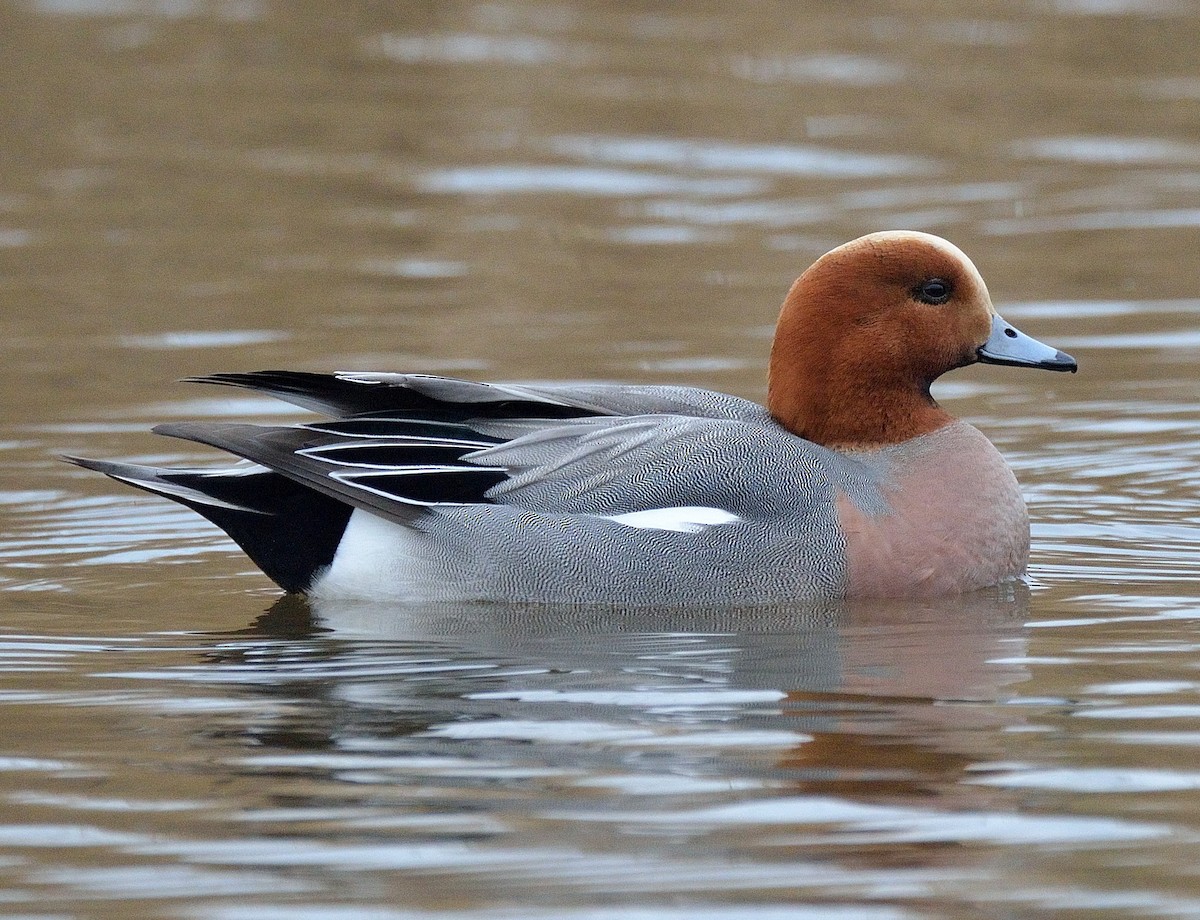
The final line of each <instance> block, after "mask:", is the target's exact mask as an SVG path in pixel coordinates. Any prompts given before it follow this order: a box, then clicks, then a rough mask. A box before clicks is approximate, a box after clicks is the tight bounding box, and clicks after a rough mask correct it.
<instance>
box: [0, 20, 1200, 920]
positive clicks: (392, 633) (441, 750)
mask: <svg viewBox="0 0 1200 920" xmlns="http://www.w3.org/2000/svg"><path fill="white" fill-rule="evenodd" d="M0 35H3V36H4V39H3V40H2V42H0V47H2V48H3V55H4V61H5V64H4V67H3V68H0V126H2V128H3V129H2V130H0V162H3V163H4V169H3V171H0V299H2V303H3V308H2V309H0V353H2V355H3V360H2V361H0V386H2V387H3V393H4V395H5V398H4V401H3V407H4V408H3V415H2V416H0V457H2V458H3V460H4V461H5V465H6V469H7V471H8V472H7V474H6V477H5V479H4V480H3V483H2V484H0V519H2V521H3V525H2V532H0V673H2V675H3V677H2V678H0V739H2V740H0V880H2V883H0V902H2V903H3V907H2V908H0V912H3V913H4V914H5V915H6V916H11V917H38V918H51V917H55V918H56V917H101V918H104V917H114V918H115V917H121V918H129V917H142V916H145V917H179V918H188V920H191V918H217V920H226V918H228V920H241V918H254V920H259V918H266V920H271V918H275V917H287V918H288V920H316V918H320V920H343V918H350V917H354V918H356V920H357V918H366V920H376V918H382V920H401V918H403V920H408V918H423V917H434V916H436V917H455V918H471V920H476V918H479V920H508V918H514V920H515V918H526V917H534V918H556V920H557V918H567V920H583V918H588V920H591V918H601V917H603V918H605V920H608V918H616V920H646V918H654V920H659V918H664V920H677V918H678V920H684V918H687V920H693V918H699V920H714V918H719V920H727V918H738V920H740V918H743V917H750V918H758V920H775V918H787V920H797V918H800V920H808V918H835V920H838V918H843V917H844V918H856V920H857V918H867V920H876V918H888V920H891V918H904V920H907V918H978V917H989V918H990V917H996V918H999V917H1013V916H1021V917H1025V916H1039V917H1042V916H1045V917H1054V918H1083V917H1087V918H1092V917H1110V916H1111V917H1121V918H1125V917H1143V916H1145V917H1195V916H1200V882H1198V881H1197V879H1196V868H1195V866H1196V852H1197V849H1196V847H1197V842H1198V838H1200V770H1197V768H1196V750H1197V748H1198V747H1200V671H1198V669H1197V664H1196V662H1197V660H1198V655H1197V652H1198V651H1200V632H1198V624H1200V590H1198V584H1200V580H1198V579H1197V569H1198V567H1200V566H1198V553H1200V510H1198V509H1200V399H1198V389H1197V377H1198V373H1197V371H1198V362H1197V358H1196V353H1197V350H1196V345H1197V342H1198V341H1200V295H1198V294H1197V287H1196V271H1195V263H1196V252H1197V248H1198V247H1197V244H1198V243H1200V238H1198V237H1197V226H1198V224H1200V219H1198V217H1197V215H1198V214H1200V129H1198V127H1197V126H1198V125H1200V118H1198V117H1197V116H1198V115H1200V111H1198V107H1200V71H1197V68H1196V63H1195V48H1196V47H1197V46H1198V45H1200V14H1197V13H1196V12H1195V11H1194V10H1193V9H1192V6H1191V5H1189V4H1184V3H1178V2H1173V0H1120V2H1078V0H1069V2H1068V0H1054V2H1045V3H1043V2H1022V3H1004V4H1001V3H994V4H986V3H985V4H977V5H975V6H973V7H972V8H971V9H970V10H969V11H966V10H964V8H963V7H962V5H961V4H956V3H949V2H936V0H921V2H914V3H910V4H905V5H903V6H896V5H894V4H886V3H882V2H864V3H858V4H853V5H849V6H847V5H844V4H838V5H827V4H815V3H812V4H810V3H798V4H791V5H787V6H780V5H778V4H771V3H757V2H752V3H744V4H738V5H735V6H729V5H727V4H725V5H719V4H691V5H689V6H688V8H687V9H686V10H685V9H683V8H681V7H679V6H678V5H670V4H655V3H650V4H641V5H638V6H637V7H636V8H634V7H626V6H622V5H604V4H587V3H561V4H539V3H534V2H521V0H511V2H491V3H489V2H477V3H467V2H463V3H446V4H437V5H434V6H418V5H415V4H398V5H395V6H393V7H379V6H377V5H369V4H361V5H356V4H339V5H338V6H337V7H336V8H335V7H329V6H326V5H321V4H289V5H287V6H286V7H280V8H277V9H276V8H271V7H268V6H265V5H262V4H259V3H257V2H253V0H249V2H247V0H226V2H214V3H206V4H199V3H192V2H175V3H168V2H153V3H125V2H117V0H82V2H61V0H54V2H47V0H40V2H28V3H8V4H5V5H3V6H0ZM898 226H909V227H913V228H916V229H924V230H929V231H932V232H936V233H940V234H942V235H945V236H948V237H949V238H951V239H952V240H953V241H954V242H956V243H957V244H958V245H960V246H961V247H963V248H964V249H965V250H966V251H967V252H968V253H970V254H971V255H972V256H973V257H974V259H975V261H976V263H977V264H978V265H979V267H980V269H981V270H982V272H983V274H984V276H985V277H986V278H987V279H988V281H989V285H990V287H991V290H992V295H993V298H994V300H995V301H996V303H997V305H998V306H999V307H1000V309H1001V310H1002V312H1003V313H1004V314H1005V315H1006V317H1008V318H1009V319H1011V320H1012V321H1014V322H1015V323H1017V324H1019V325H1020V326H1021V328H1023V329H1024V330H1026V331H1028V332H1029V333H1030V334H1032V335H1035V336H1037V337H1038V338H1041V339H1043V340H1045V341H1047V342H1052V343H1054V344H1055V345H1057V346H1059V347H1062V348H1064V349H1067V350H1068V351H1071V352H1072V353H1073V354H1075V355H1076V357H1077V358H1079V360H1080V365H1081V370H1080V373H1079V374H1078V375H1076V376H1074V377H1067V376H1065V375H1048V374H1037V373H1033V372H1028V373H1026V372H1021V371H1015V370H1011V369H1001V368H971V369H968V370H965V371H959V372H956V373H955V374H952V375H950V376H949V377H948V378H947V379H945V380H944V381H942V382H941V383H940V384H939V385H938V391H937V395H938V397H939V399H940V400H941V401H942V402H943V404H944V405H946V406H947V407H948V408H950V409H951V410H952V411H953V412H955V413H956V414H958V415H961V416H963V417H965V418H968V419H970V420H971V421H972V422H974V423H975V424H977V425H978V426H979V427H980V428H981V429H982V430H983V431H985V432H986V433H987V434H988V435H989V437H991V438H992V439H993V440H994V441H995V442H996V443H997V444H998V445H999V446H1000V448H1001V449H1002V450H1003V452H1004V453H1005V455H1006V456H1007V457H1008V458H1009V459H1010V462H1011V463H1012V465H1013V466H1014V468H1015V469H1016V470H1017V473H1018V476H1019V478H1020V479H1021V481H1022V484H1023V486H1024V488H1025V491H1026V495H1027V497H1028V500H1029V504H1030V510H1031V516H1032V519H1033V522H1034V523H1033V544H1034V545H1033V563H1032V565H1031V571H1030V575H1031V579H1030V581H1031V584H1030V585H1029V586H1028V587H1027V588H1026V587H1020V588H1019V589H1013V590H1008V591H996V592H985V593H984V594H983V595H980V596H972V597H969V598H961V599H950V600H943V601H936V602H929V603H921V604H901V603H873V604H860V605H850V606H839V605H834V606H829V607H822V608H816V609H756V610H712V611H688V612H681V611H675V610H666V609H664V610H645V611H629V610H612V611H578V610H561V609H536V608H509V607H505V606H502V605H488V606H481V607H430V608H418V609H406V610H397V609H394V608H386V607H373V606H371V605H339V606H332V607H323V608H320V609H313V608H310V607H309V606H307V605H306V604H304V603H303V602H300V601H295V600H283V601H280V600H278V599H277V597H276V592H275V591H274V590H273V589H272V588H271V586H270V585H269V584H268V583H267V582H266V581H265V579H264V578H263V577H262V576H261V575H259V574H257V573H256V572H254V571H252V567H251V566H250V564H249V563H248V562H247V561H246V560H245V559H244V557H242V556H241V555H240V554H239V553H237V552H236V551H235V550H234V549H232V548H231V546H230V545H229V544H228V543H227V542H226V541H225V540H224V539H223V538H222V537H221V535H220V534H219V533H217V532H215V531H214V530H213V529H211V528H210V527H208V526H207V525H206V524H205V523H204V522H203V521H201V520H200V519H199V518H197V517H195V516H194V515H192V514H190V513H189V512H187V511H185V510H183V509H177V508H175V507H174V506H171V505H169V504H167V503H164V502H159V501H154V500H152V499H150V498H146V497H141V496H140V495H139V494H137V493H134V492H132V491H131V490H122V489H121V488H120V487H119V486H117V485H116V484H114V483H111V482H109V481H107V480H104V479H102V478H101V477H97V476H94V475H88V474H85V473H83V472H82V471H79V470H77V469H74V468H72V467H68V466H67V465H65V464H61V463H59V462H58V461H57V460H56V459H55V455H57V454H62V453H83V454H88V455H93V456H105V457H124V458H134V459H137V460H141V461H144V462H152V463H172V462H184V463H190V462H194V461H197V460H200V459H202V458H204V457H206V456H208V455H206V454H204V453H203V452H202V449H201V448H199V447H196V446H194V445H190V444H184V443H182V442H170V441H166V440H163V439H160V438H155V437H153V436H151V435H149V434H147V433H146V431H147V429H148V428H149V427H150V425H151V424H153V423H155V422H157V421H166V420H172V419H184V418H218V417H224V418H233V419H238V418H245V419H251V420H258V421H275V422H287V421H289V420H293V419H298V418H301V417H303V416H302V414H301V413H299V412H297V411H296V410H293V409H291V408H289V407H286V406H281V405H277V404H273V403H270V402H268V401H263V400H257V399H250V398H245V397H243V396H239V395H238V394H236V393H233V394H228V393H223V392H220V391H215V390H206V389H203V388H199V387H195V386H193V387H190V388H189V387H187V386H184V385H177V384H174V383H172V381H174V380H177V379H178V378H180V377H183V376H187V375H190V374H199V373H206V372H212V371H222V370H248V369H257V368H268V367H291V368H297V369H310V370H321V371H329V370H335V369H355V368H358V369H362V368H368V369H384V370H412V371H422V372H432V373H447V374H456V375H462V376H476V377H482V378H490V379H502V380H518V381H529V380H551V379H607V380H628V381H645V382H667V381H678V382H683V383H689V384H696V385H702V386H707V387H712V388H716V389H721V390H726V391H729V392H734V393H738V394H740V395H745V396H749V397H752V398H761V396H762V395H763V367H764V356H765V352H766V349H767V347H768V343H769V339H770V334H771V328H772V325H773V322H774V317H775V313H776V310H777V309H778V304H779V302H780V300H781V299H782V296H783V293H784V292H785V291H786V288H787V285H788V283H789V282H790V281H791V279H792V278H794V277H795V276H796V275H797V274H798V273H799V272H800V271H801V270H802V269H803V268H804V267H805V266H806V265H807V264H808V263H809V262H810V261H811V260H812V259H813V258H815V257H816V256H817V255H819V254H820V253H821V252H823V251H825V250H826V249H828V248H830V247H832V246H833V245H836V244H838V243H840V242H844V241H845V240H847V239H850V238H852V237H854V236H857V235H859V234H861V233H865V232H868V231H871V230H876V229H883V228H888V227H898Z"/></svg>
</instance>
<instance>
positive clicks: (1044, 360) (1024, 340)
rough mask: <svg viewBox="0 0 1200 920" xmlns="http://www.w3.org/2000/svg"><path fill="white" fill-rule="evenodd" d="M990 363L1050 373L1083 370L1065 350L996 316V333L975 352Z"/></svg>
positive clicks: (985, 361) (993, 327)
mask: <svg viewBox="0 0 1200 920" xmlns="http://www.w3.org/2000/svg"><path fill="white" fill-rule="evenodd" d="M975 353H976V354H977V355H978V356H979V360H980V361H983V362H984V363H986V364H1008V365H1011V366H1013V367H1040V368H1043V369H1045V370H1048V371H1070V372H1071V373H1072V374H1073V373H1075V371H1077V370H1079V364H1078V363H1077V362H1076V361H1075V359H1074V358H1072V357H1071V356H1070V355H1069V354H1067V353H1066V352H1065V351H1059V350H1058V349H1057V348H1051V347H1050V346H1049V345H1043V344H1042V343H1041V342H1039V341H1038V340H1037V339H1035V338H1032V337H1031V336H1028V335H1026V334H1025V333H1024V332H1021V331H1020V330H1019V329H1014V328H1013V327H1012V326H1010V325H1009V324H1008V323H1006V322H1005V321H1004V319H1003V317H1000V316H993V317H992V334H991V335H989V336H988V340H987V341H986V342H984V343H983V344H982V345H980V346H979V349H978V351H976V352H975Z"/></svg>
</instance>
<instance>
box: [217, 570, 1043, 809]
mask: <svg viewBox="0 0 1200 920" xmlns="http://www.w3.org/2000/svg"><path fill="white" fill-rule="evenodd" d="M1029 603H1030V598H1029V592H1028V589H1027V588H1025V586H1023V585H1010V586H1007V587H1005V588H1001V589H996V590H993V591H989V592H983V593H977V594H973V595H969V596H964V597H959V598H953V599H948V600H938V601H923V602H907V601H889V602H874V603H856V604H842V605H826V606H820V607H805V608H797V607H788V608H763V607H758V608H740V609H732V608H713V609H688V610H679V609H625V610H620V609H608V608H604V609H598V608H563V607H547V606H507V605H498V604H487V605H469V606H461V605H460V606H449V605H446V606H422V607H398V606H394V605H378V604H368V603H336V604H335V603H329V602H324V603H320V604H315V603H313V604H310V603H309V602H307V601H304V600H302V599H299V598H291V597H289V598H283V599H281V600H280V601H278V602H277V603H276V604H275V605H274V606H273V607H272V608H271V609H270V610H269V611H268V612H267V613H265V614H264V615H263V616H262V617H261V618H260V619H259V620H258V621H257V622H256V623H255V624H254V626H253V627H251V628H250V629H248V630H246V631H245V632H244V633H242V636H244V637H245V638H248V639H253V638H255V637H257V638H260V639H262V640H264V641H263V642H262V643H261V644H258V643H256V642H253V641H251V643H250V644H249V645H247V644H243V643H238V644H237V645H236V646H235V647H234V648H230V649H226V650H224V651H223V652H222V653H221V655H222V658H223V659H224V662H225V663H226V664H233V663H235V661H234V660H235V659H236V663H237V664H238V666H243V667H244V666H246V665H247V664H248V663H249V662H248V659H247V658H246V655H247V654H248V652H253V656H254V661H253V666H254V667H256V668H260V669H270V668H271V667H272V663H271V662H272V659H273V658H275V657H278V658H279V659H280V661H282V659H284V658H286V659H287V662H288V664H287V667H280V668H279V670H278V673H277V674H276V677H277V678H278V680H277V681H274V682H272V683H271V687H272V691H268V690H267V685H266V684H265V683H262V682H255V684H254V685H255V687H256V692H276V693H281V694H287V695H290V696H293V697H294V696H295V695H296V694H297V693H301V694H304V695H305V696H307V697H308V698H309V699H310V700H311V701H312V704H313V705H312V706H311V707H310V708H309V711H308V712H307V713H306V714H305V717H304V723H305V724H304V727H303V730H301V731H297V726H295V725H293V726H289V727H285V726H282V725H280V726H277V728H278V729H279V731H278V734H277V735H276V736H275V737H274V740H273V743H275V744H279V745H282V746H284V747H288V746H292V745H294V744H301V745H303V746H304V747H305V748H306V749H309V750H312V749H313V748H326V749H333V748H336V747H337V746H338V745H339V744H342V743H344V742H345V740H346V739H347V738H348V737H353V736H358V737H359V739H360V741H361V740H362V739H363V738H367V737H370V738H372V739H374V741H373V743H385V739H393V740H396V739H401V738H406V739H409V740H412V741H417V740H420V741H423V746H425V747H427V746H428V745H429V744H431V743H433V742H435V741H436V742H438V743H440V744H442V745H444V744H446V741H447V739H459V740H461V741H462V742H464V743H468V739H474V741H475V743H477V744H482V743H483V742H484V741H486V742H487V743H488V744H489V751H488V756H489V757H495V756H497V755H499V756H502V757H503V756H506V755H505V754H504V752H503V751H502V750H500V749H499V748H498V747H497V746H498V745H499V746H500V747H503V745H504V744H509V745H522V746H523V751H524V753H523V754H522V755H521V756H523V757H527V756H528V751H529V745H530V744H531V743H532V744H534V745H535V746H536V749H537V750H539V751H540V752H542V754H543V756H544V757H545V758H546V760H547V761H551V760H553V759H554V758H555V757H556V756H558V754H559V753H561V750H558V749H556V748H555V745H558V744H559V743H560V742H562V741H571V742H579V743H582V744H587V743H588V742H589V741H595V742H597V743H598V744H599V745H600V746H601V747H603V746H605V745H606V744H607V743H608V740H610V739H612V738H620V739H621V740H620V744H619V747H620V757H619V758H618V759H619V760H620V761H621V762H622V763H625V764H629V763H632V762H634V761H637V760H638V758H637V757H636V756H634V755H635V754H638V753H640V754H642V755H645V761H646V762H653V763H654V764H655V765H656V766H655V769H656V770H661V769H667V770H674V769H682V768H686V769H688V770H689V771H692V772H695V773H700V774H704V775H731V776H732V775H734V774H736V775H737V776H738V777H740V778H743V779H744V778H746V777H748V776H754V777H757V778H759V779H763V778H765V777H769V778H770V779H771V781H772V783H776V784H777V783H779V782H780V781H782V782H783V783H784V784H785V785H787V786H789V787H792V788H805V789H817V788H819V789H820V790H822V791H824V792H837V791H841V792H843V793H845V794H852V795H856V796H858V795H866V796H870V797H878V796H884V797H888V798H895V797H902V798H907V797H910V796H913V797H927V796H928V795H930V794H931V792H932V791H933V790H934V789H935V788H936V789H940V790H941V791H942V794H948V793H949V790H951V789H953V788H954V787H955V781H956V780H957V779H959V778H961V777H962V776H963V775H964V772H965V771H966V770H967V769H968V768H969V767H970V766H971V765H972V764H978V763H979V762H980V761H985V760H995V759H1002V757H1003V752H1002V750H1001V747H1002V743H1003V738H1004V733H1005V730H1006V729H1009V728H1012V727H1015V726H1016V725H1017V724H1018V723H1019V722H1020V720H1021V719H1022V709H1021V707H1016V706H1007V705H1004V698H1005V696H1006V695H1007V694H1009V693H1010V692H1011V691H1010V690H1009V689H1008V688H1010V687H1012V686H1013V685H1014V684H1017V683H1019V682H1021V681H1023V680H1024V679H1026V677H1027V672H1026V668H1025V666H1024V665H1023V664H1022V663H1021V662H1022V660H1023V658H1024V654H1025V644H1026V637H1025V631H1024V628H1023V624H1024V623H1025V621H1026V620H1027V619H1028V612H1029ZM306 663H307V666H306ZM538 726H540V727H541V728H538ZM551 727H552V729H551ZM268 734H275V733H271V732H268ZM547 739H551V740H550V741H548V740H547ZM639 739H640V740H639ZM725 739H727V740H728V743H726V740H725ZM265 740H267V738H266V737H265V736H264V727H263V726H257V727H256V730H255V743H256V744H262V743H263V742H264V741H265ZM459 747H460V748H461V747H462V745H460V746H459ZM515 750H516V749H515V748H511V747H510V749H509V750H508V753H510V754H512V753H514V752H515ZM556 751H557V752H556ZM700 755H703V756H700ZM572 759H573V760H574V761H575V762H576V765H577V766H580V765H581V764H580V763H579V762H578V760H577V758H572ZM600 760H601V761H603V762H604V763H605V764H606V766H605V767H604V769H613V761H612V759H611V758H600ZM598 765H599V761H598V762H597V768H599V766H598ZM965 790H976V792H972V793H970V794H978V792H977V790H978V787H975V786H971V787H965ZM965 790H964V791H965Z"/></svg>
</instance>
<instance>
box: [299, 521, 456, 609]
mask: <svg viewBox="0 0 1200 920" xmlns="http://www.w3.org/2000/svg"><path fill="white" fill-rule="evenodd" d="M436 553H437V546H436V545H435V544H434V543H433V542H432V541H431V540H430V539H429V537H428V536H426V535H425V534H422V533H420V532H419V531H416V530H413V529H412V528H411V527H405V526H403V525H401V524H393V523H392V522H391V521H385V520H384V519H383V518H380V517H376V516H375V515H373V514H371V513H369V512H367V511H362V510H359V509H357V508H356V509H355V510H354V511H353V512H352V513H351V514H350V520H349V521H347V522H346V530H345V532H343V534H342V539H341V542H339V543H338V548H337V552H336V553H334V556H333V561H332V562H331V563H330V564H329V568H327V569H326V570H325V571H324V572H323V573H321V574H320V575H318V576H317V578H316V580H315V581H314V582H313V585H312V587H311V588H309V590H308V594H309V596H310V597H316V598H362V599H369V600H387V601H423V600H432V599H433V598H435V597H438V596H453V594H454V591H453V587H454V586H453V585H446V584H445V583H444V582H443V581H440V580H438V579H437V578H436V577H435V576H434V575H433V574H432V566H431V565H430V563H429V559H430V557H431V556H433V555H436Z"/></svg>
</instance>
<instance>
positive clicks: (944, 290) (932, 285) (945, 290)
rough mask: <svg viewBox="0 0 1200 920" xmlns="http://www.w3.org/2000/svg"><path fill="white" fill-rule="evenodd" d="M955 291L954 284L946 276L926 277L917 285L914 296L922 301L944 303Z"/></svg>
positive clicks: (935, 303)
mask: <svg viewBox="0 0 1200 920" xmlns="http://www.w3.org/2000/svg"><path fill="white" fill-rule="evenodd" d="M953 293H954V285H952V284H951V283H950V282H949V281H947V280H945V279H944V278H926V279H925V280H924V281H922V282H921V283H920V284H918V285H917V287H916V289H915V290H914V291H913V296H914V297H916V298H917V300H919V301H921V303H928V304H934V305H935V306H936V305H937V304H943V303H945V302H946V301H947V300H949V299H950V295H951V294H953Z"/></svg>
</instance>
